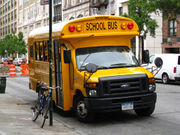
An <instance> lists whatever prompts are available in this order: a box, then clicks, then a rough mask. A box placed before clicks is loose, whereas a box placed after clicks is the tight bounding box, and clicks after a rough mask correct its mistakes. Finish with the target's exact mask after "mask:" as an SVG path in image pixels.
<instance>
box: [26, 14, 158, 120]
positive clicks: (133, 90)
mask: <svg viewBox="0 0 180 135" xmlns="http://www.w3.org/2000/svg"><path fill="white" fill-rule="evenodd" d="M52 31H53V32H52V38H53V39H52V41H53V47H52V55H53V57H52V78H53V79H52V83H53V87H54V88H56V87H57V86H59V88H56V90H54V91H53V101H54V102H55V104H56V106H57V107H59V108H61V109H62V110H63V111H69V110H74V111H75V114H76V116H77V118H78V120H80V121H89V120H91V119H92V118H93V116H94V115H95V114H96V113H97V112H109V111H118V110H119V111H121V110H131V109H132V110H134V111H135V112H136V113H137V114H138V115H143V116H149V115H151V114H152V113H153V111H154V108H155V103H156V92H155V89H156V87H155V80H154V76H153V74H152V73H150V72H149V71H148V70H146V69H144V68H143V67H141V66H140V65H139V63H138V61H137V59H136V57H135V56H134V55H133V53H132V51H131V39H132V38H133V37H135V36H136V35H139V29H138V26H137V24H136V23H135V22H134V21H133V20H132V19H129V18H125V17H117V16H91V17H85V18H80V19H76V20H72V21H67V22H62V23H58V24H54V25H53V30H52ZM48 40H49V27H43V28H38V29H35V30H33V31H32V32H31V33H30V34H29V38H28V51H29V80H30V81H29V82H30V84H29V86H30V89H32V90H34V91H36V92H39V88H38V83H39V82H45V83H47V84H49V62H48V55H49V54H48V48H49V46H48V44H49V41H48Z"/></svg>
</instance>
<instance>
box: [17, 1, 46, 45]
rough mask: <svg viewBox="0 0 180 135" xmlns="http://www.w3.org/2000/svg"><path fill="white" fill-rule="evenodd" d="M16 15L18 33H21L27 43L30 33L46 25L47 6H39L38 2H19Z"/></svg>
mask: <svg viewBox="0 0 180 135" xmlns="http://www.w3.org/2000/svg"><path fill="white" fill-rule="evenodd" d="M18 15H19V16H18V32H19V31H22V32H23V34H24V40H25V41H26V42H27V38H28V34H29V32H30V31H32V30H33V29H35V28H38V27H41V26H46V25H48V23H49V6H48V5H40V0H37V1H36V0H19V3H18Z"/></svg>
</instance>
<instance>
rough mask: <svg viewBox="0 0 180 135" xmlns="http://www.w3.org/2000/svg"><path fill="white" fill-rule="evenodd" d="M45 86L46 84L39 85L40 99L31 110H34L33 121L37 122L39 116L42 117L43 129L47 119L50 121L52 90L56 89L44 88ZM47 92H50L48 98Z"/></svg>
mask: <svg viewBox="0 0 180 135" xmlns="http://www.w3.org/2000/svg"><path fill="white" fill-rule="evenodd" d="M43 85H45V83H43V82H42V83H40V84H39V86H40V87H39V94H38V99H37V101H36V103H35V105H34V106H33V107H31V109H32V110H33V112H32V121H34V122H35V121H36V120H37V118H38V116H39V115H41V116H42V119H41V128H43V127H44V124H45V121H46V119H48V112H49V111H52V110H51V105H52V90H53V89H56V88H52V87H51V88H50V87H48V86H45V87H42V86H43ZM46 91H48V94H47V96H46Z"/></svg>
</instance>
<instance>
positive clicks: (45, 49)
mask: <svg viewBox="0 0 180 135" xmlns="http://www.w3.org/2000/svg"><path fill="white" fill-rule="evenodd" d="M47 48H48V44H47V42H46V41H44V43H43V55H44V61H48V49H47Z"/></svg>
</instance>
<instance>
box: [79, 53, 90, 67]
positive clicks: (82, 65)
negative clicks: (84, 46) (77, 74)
mask: <svg viewBox="0 0 180 135" xmlns="http://www.w3.org/2000/svg"><path fill="white" fill-rule="evenodd" d="M90 55H91V53H89V54H88V55H87V56H86V58H85V59H84V60H83V62H82V64H81V66H80V70H81V69H82V67H85V65H84V63H85V62H86V60H87V58H88V57H89V56H90Z"/></svg>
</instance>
